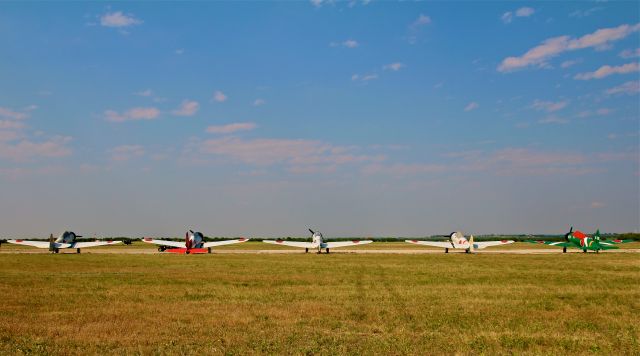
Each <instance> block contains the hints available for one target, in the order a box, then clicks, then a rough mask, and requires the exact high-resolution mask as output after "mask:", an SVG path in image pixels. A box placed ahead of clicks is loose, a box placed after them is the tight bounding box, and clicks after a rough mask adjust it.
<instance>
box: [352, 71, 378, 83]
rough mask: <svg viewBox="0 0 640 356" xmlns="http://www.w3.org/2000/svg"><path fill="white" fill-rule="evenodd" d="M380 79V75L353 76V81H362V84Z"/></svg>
mask: <svg viewBox="0 0 640 356" xmlns="http://www.w3.org/2000/svg"><path fill="white" fill-rule="evenodd" d="M375 79H378V75H377V74H375V73H374V74H363V75H360V74H354V75H352V76H351V80H352V81H354V82H355V81H361V82H368V81H370V80H375Z"/></svg>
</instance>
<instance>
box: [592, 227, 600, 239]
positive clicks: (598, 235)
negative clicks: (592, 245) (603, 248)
mask: <svg viewBox="0 0 640 356" xmlns="http://www.w3.org/2000/svg"><path fill="white" fill-rule="evenodd" d="M593 239H594V240H596V241H600V229H598V230H596V233H595V234H593Z"/></svg>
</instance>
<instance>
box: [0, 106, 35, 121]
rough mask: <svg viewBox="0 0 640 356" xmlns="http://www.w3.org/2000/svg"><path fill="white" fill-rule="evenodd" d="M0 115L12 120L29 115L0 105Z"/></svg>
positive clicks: (22, 118)
mask: <svg viewBox="0 0 640 356" xmlns="http://www.w3.org/2000/svg"><path fill="white" fill-rule="evenodd" d="M0 117H1V118H5V119H12V120H24V119H26V118H27V117H29V115H28V114H26V113H24V112H19V111H15V110H11V109H9V108H3V107H0Z"/></svg>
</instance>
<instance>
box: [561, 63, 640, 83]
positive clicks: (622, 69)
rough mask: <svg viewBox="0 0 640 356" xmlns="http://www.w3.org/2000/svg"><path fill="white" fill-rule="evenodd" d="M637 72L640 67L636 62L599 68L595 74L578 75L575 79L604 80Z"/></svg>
mask: <svg viewBox="0 0 640 356" xmlns="http://www.w3.org/2000/svg"><path fill="white" fill-rule="evenodd" d="M637 71H640V66H638V63H636V62H632V63H627V64H623V65H620V66H614V67H612V66H609V65H604V66H602V67H600V68H598V69H597V70H596V71H595V72H586V73H578V74H576V75H575V76H574V77H573V79H579V80H590V79H602V78H604V77H608V76H610V75H612V74H626V73H633V72H637Z"/></svg>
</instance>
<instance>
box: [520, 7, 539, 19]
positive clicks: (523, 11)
mask: <svg viewBox="0 0 640 356" xmlns="http://www.w3.org/2000/svg"><path fill="white" fill-rule="evenodd" d="M535 12H536V10H534V9H533V8H530V7H521V8H519V9H518V10H516V16H518V17H529V16H531V15H533V14H534V13H535Z"/></svg>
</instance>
